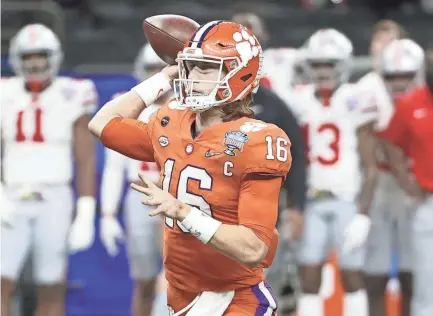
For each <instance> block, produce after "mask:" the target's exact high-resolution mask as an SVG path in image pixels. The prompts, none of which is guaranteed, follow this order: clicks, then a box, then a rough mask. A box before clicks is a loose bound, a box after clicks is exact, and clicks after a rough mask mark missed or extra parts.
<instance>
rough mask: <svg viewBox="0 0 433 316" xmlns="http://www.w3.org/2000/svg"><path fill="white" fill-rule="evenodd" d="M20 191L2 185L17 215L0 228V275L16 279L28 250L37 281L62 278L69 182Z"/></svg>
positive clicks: (71, 204)
mask: <svg viewBox="0 0 433 316" xmlns="http://www.w3.org/2000/svg"><path fill="white" fill-rule="evenodd" d="M31 191H33V194H31V192H30V191H29V190H27V191H22V190H21V189H17V188H8V187H6V194H7V195H8V198H9V199H10V200H11V201H12V202H13V203H14V204H15V206H16V209H17V217H16V220H15V222H14V225H13V226H12V227H2V229H1V276H2V277H3V278H7V279H11V280H16V279H17V278H18V277H19V274H20V273H21V270H22V268H23V265H24V263H25V261H26V258H27V256H28V254H29V252H30V251H32V252H33V275H34V278H35V282H36V283H38V284H55V283H60V282H62V281H63V280H65V277H66V268H67V258H68V254H67V237H68V232H69V228H70V226H71V222H72V213H73V209H74V201H73V193H72V189H71V188H70V186H69V185H66V184H65V185H58V186H44V187H41V188H38V189H37V190H35V189H33V190H31Z"/></svg>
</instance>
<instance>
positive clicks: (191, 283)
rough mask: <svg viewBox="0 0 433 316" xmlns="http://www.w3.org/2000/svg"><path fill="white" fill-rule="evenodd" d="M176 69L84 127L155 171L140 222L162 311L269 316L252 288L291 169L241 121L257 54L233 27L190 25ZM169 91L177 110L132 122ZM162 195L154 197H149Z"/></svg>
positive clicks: (286, 158) (248, 114)
mask: <svg viewBox="0 0 433 316" xmlns="http://www.w3.org/2000/svg"><path fill="white" fill-rule="evenodd" d="M177 62H178V65H177V66H170V67H166V68H165V69H163V70H162V71H161V72H160V73H158V74H156V75H154V76H152V77H151V78H149V79H147V80H146V81H144V82H142V83H140V84H139V85H137V86H136V87H134V88H133V89H132V90H131V91H130V92H128V93H126V94H125V95H122V96H121V97H119V98H117V99H115V100H113V101H110V102H108V103H107V104H106V105H105V106H104V107H103V108H102V109H101V110H100V111H99V112H98V113H97V114H96V115H95V117H94V118H93V119H92V121H91V122H90V124H89V128H90V130H91V132H92V133H93V134H94V135H95V136H97V137H99V138H100V140H101V142H102V143H103V144H104V145H105V146H106V147H109V148H111V149H113V150H115V151H118V152H120V153H122V154H124V155H126V156H129V157H131V158H133V159H137V160H142V161H155V162H156V163H157V164H158V166H159V169H160V170H161V177H160V181H159V186H156V185H154V184H153V183H152V182H151V181H149V180H148V179H144V178H143V177H142V180H143V182H144V184H143V185H142V186H139V185H133V187H134V188H135V189H136V190H137V191H140V192H142V193H144V194H145V197H144V199H143V202H142V203H143V204H145V205H152V206H156V209H155V210H154V211H152V212H151V213H150V214H149V215H150V216H155V215H157V214H163V215H165V223H166V227H165V236H164V237H165V238H164V239H165V242H164V264H165V268H166V277H167V280H168V283H169V287H168V305H169V306H170V309H171V311H172V312H173V313H175V315H190V316H191V315H208V316H217V315H253V314H255V315H265V314H266V315H271V314H272V315H273V314H274V313H276V310H277V302H276V299H275V296H274V294H273V292H272V290H271V289H270V287H269V286H268V285H267V283H266V282H265V281H264V274H263V270H262V268H263V267H266V266H269V265H270V264H271V263H272V260H273V256H274V254H275V251H276V245H277V242H278V235H277V233H276V231H275V224H276V220H277V209H278V196H279V192H280V187H281V185H282V182H283V181H284V179H285V177H286V175H287V173H288V171H289V169H290V165H291V155H290V141H289V139H288V137H287V135H285V133H284V132H283V131H282V130H281V129H279V128H278V127H276V126H275V125H272V124H267V123H264V122H261V121H258V120H254V119H253V112H252V111H251V109H250V104H251V102H252V94H253V93H254V92H255V91H256V90H257V89H258V82H259V80H260V77H261V74H262V73H261V72H262V71H261V65H262V49H261V47H260V44H259V43H258V41H257V39H256V37H255V36H254V35H253V34H252V32H251V31H250V30H248V29H247V28H245V27H244V26H242V25H240V24H237V23H233V22H226V21H213V22H209V23H206V24H204V25H202V26H201V27H200V28H199V29H198V30H197V31H196V33H195V34H194V35H193V36H192V38H191V39H190V40H189V41H187V42H186V43H185V48H184V50H183V51H182V52H179V54H178V58H177ZM173 82H174V85H176V86H177V87H176V88H177V89H176V90H177V91H178V93H177V99H176V100H172V101H171V102H169V103H168V104H167V105H165V106H163V107H162V108H161V109H160V110H159V111H158V112H156V113H155V114H153V115H152V116H151V118H150V120H149V122H148V123H147V124H145V123H142V122H139V121H137V117H138V115H139V114H140V113H141V112H142V111H143V109H144V108H145V107H146V106H147V105H149V104H152V103H154V102H155V100H156V99H158V97H160V96H162V95H163V94H165V92H167V91H170V90H171V89H172V84H173ZM160 188H162V190H161V189H160Z"/></svg>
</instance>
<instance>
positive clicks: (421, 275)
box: [412, 194, 433, 316]
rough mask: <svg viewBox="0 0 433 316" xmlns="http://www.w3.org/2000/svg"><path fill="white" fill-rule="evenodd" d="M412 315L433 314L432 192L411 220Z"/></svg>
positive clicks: (423, 315) (424, 315)
mask: <svg viewBox="0 0 433 316" xmlns="http://www.w3.org/2000/svg"><path fill="white" fill-rule="evenodd" d="M413 248H414V249H413V298H412V316H431V315H433V288H432V284H433V252H432V251H433V194H430V196H429V197H428V198H427V199H426V200H425V201H424V202H423V203H422V204H421V205H419V206H418V207H417V208H416V210H415V217H414V221H413Z"/></svg>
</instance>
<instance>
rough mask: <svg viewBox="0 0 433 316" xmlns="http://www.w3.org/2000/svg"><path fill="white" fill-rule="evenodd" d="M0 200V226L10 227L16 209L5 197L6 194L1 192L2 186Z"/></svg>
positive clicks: (1, 187)
mask: <svg viewBox="0 0 433 316" xmlns="http://www.w3.org/2000/svg"><path fill="white" fill-rule="evenodd" d="M0 198H1V203H0V205H1V207H0V209H1V211H0V220H1V224H2V225H5V226H8V227H12V226H13V224H14V222H15V216H16V209H15V205H14V204H12V202H11V201H10V200H9V199H8V198H7V197H6V194H5V192H4V190H3V186H1V185H0Z"/></svg>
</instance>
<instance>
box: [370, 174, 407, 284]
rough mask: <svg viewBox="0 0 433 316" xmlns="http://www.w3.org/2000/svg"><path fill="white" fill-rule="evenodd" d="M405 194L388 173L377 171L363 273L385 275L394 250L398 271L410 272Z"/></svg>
mask: <svg viewBox="0 0 433 316" xmlns="http://www.w3.org/2000/svg"><path fill="white" fill-rule="evenodd" d="M407 203H408V199H407V197H406V194H405V193H404V192H403V190H402V189H401V188H400V186H399V185H398V184H397V181H396V180H395V178H394V177H393V175H392V174H389V173H386V172H381V173H380V176H379V181H378V186H377V190H376V192H375V196H374V200H373V203H372V207H371V211H370V218H371V229H370V233H369V236H368V240H367V243H366V254H365V266H364V270H365V272H366V273H367V274H370V275H387V274H388V272H389V269H390V267H391V259H392V252H393V251H395V250H397V251H398V261H399V263H398V268H399V271H405V272H410V271H411V270H412V220H413V216H414V212H413V210H412V209H410V208H409V207H408V205H407Z"/></svg>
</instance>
